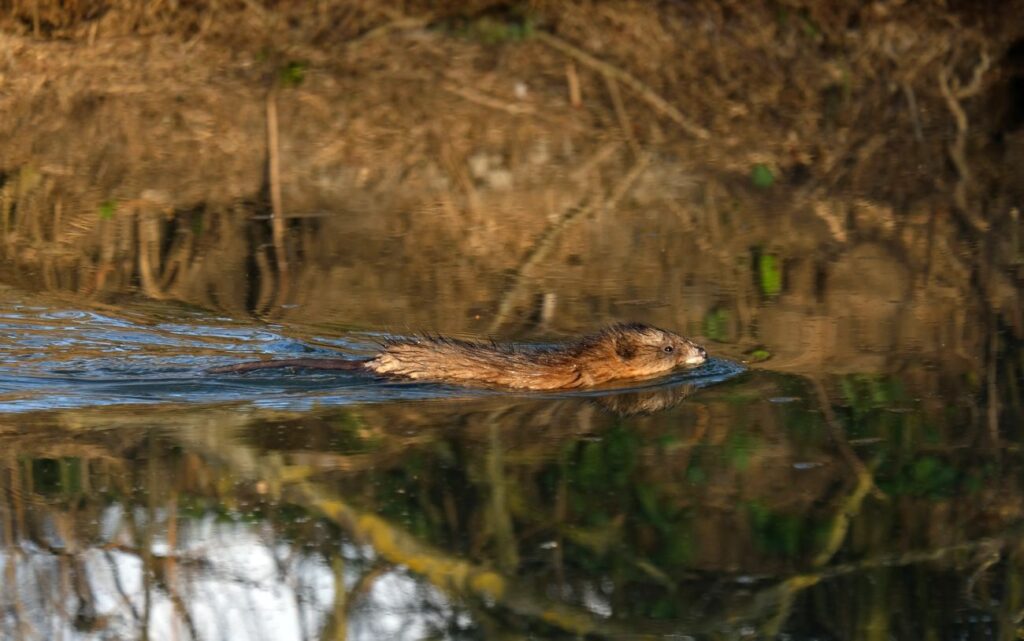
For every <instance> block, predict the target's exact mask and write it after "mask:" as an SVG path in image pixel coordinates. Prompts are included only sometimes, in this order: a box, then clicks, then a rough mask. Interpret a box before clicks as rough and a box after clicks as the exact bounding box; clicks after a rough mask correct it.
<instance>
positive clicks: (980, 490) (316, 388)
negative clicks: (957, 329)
mask: <svg viewBox="0 0 1024 641" xmlns="http://www.w3.org/2000/svg"><path fill="white" fill-rule="evenodd" d="M0 297H2V301H3V302H2V312H0V337H2V342H0V451H2V452H3V454H2V455H0V466H2V467H0V474H2V476H0V479H2V482H3V488H4V495H3V501H4V503H3V508H2V510H0V523H2V526H3V527H2V530H0V537H2V540H3V541H4V548H3V551H2V553H0V568H2V570H0V571H2V573H3V575H2V576H3V586H4V588H3V591H2V597H0V606H2V617H0V632H2V636H3V637H4V638H19V639H30V638H47V639H109V638H138V637H141V636H142V631H143V630H145V631H146V632H147V633H148V635H149V638H152V639H184V638H198V639H233V640H234V639H328V638H353V639H381V638H395V639H423V638H482V637H487V638H512V637H518V635H524V636H526V637H530V638H573V637H579V636H587V635H593V636H597V637H606V638H666V639H686V638H704V637H713V638H752V637H771V636H775V635H780V634H781V635H782V636H783V637H784V638H801V639H803V638H808V639H831V638H865V639H869V638H870V639H888V638H908V639H909V638H928V637H929V636H930V635H936V634H938V636H933V638H963V639H974V638H979V639H980V638H995V637H996V636H999V637H1003V638H1007V637H1005V634H1006V633H1007V631H1010V632H1012V631H1013V630H1016V629H1017V626H1018V624H1019V621H1020V613H1021V612H1024V582H1022V579H1024V574H1022V567H1021V566H1022V563H1024V559H1022V552H1024V535H1022V534H1024V533H1022V530H1021V526H1020V519H1021V516H1022V508H1021V505H1022V503H1021V492H1020V488H1021V482H1022V472H1024V469H1022V466H1021V464H1020V436H1021V433H1020V426H1019V425H1017V424H1011V421H1013V420H1016V419H1017V418H1019V414H1018V413H1015V412H1019V405H1017V406H1013V405H1012V403H1014V402H1018V403H1019V400H1017V399H1019V397H1018V396H1013V394H1019V391H1018V390H1019V388H1017V387H1015V385H1017V384H1018V383H1019V381H1012V380H1010V381H1005V380H1004V383H1006V385H1005V387H1004V386H1003V385H1002V384H1000V383H999V381H995V383H996V387H995V388H994V389H995V391H994V393H995V394H996V402H999V401H1000V400H1002V408H1003V409H1001V410H1000V411H999V412H998V413H997V414H996V415H995V416H994V417H993V416H992V414H991V410H990V409H988V408H987V406H986V403H987V402H991V399H990V398H988V397H987V393H986V392H985V390H986V389H987V387H986V386H985V385H983V384H982V383H981V382H979V381H978V380H974V379H972V375H971V373H970V371H969V370H968V371H966V372H964V373H958V374H949V373H948V372H943V371H942V370H941V367H940V366H938V365H936V364H934V363H930V364H927V365H926V366H925V367H924V368H923V369H920V370H917V369H915V368H913V367H910V366H904V371H902V372H900V371H868V372H855V373H849V374H831V375H822V376H810V375H798V374H793V373H781V372H773V371H771V370H770V369H769V368H768V366H770V364H771V359H770V358H769V360H768V361H767V363H766V365H765V366H764V367H755V368H754V369H747V367H745V366H742V365H740V364H738V363H737V361H736V359H738V358H743V356H742V355H737V356H736V358H734V359H728V358H718V357H716V358H714V359H712V361H710V362H709V363H708V364H706V365H705V366H703V367H701V368H698V369H697V370H692V371H686V372H681V373H678V374H675V375H673V376H672V377H669V378H668V379H664V380H660V381H654V382H650V383H647V384H645V385H641V386H639V387H637V388H634V389H629V390H612V391H602V392H595V393H585V394H562V395H559V394H552V395H531V394H506V393H500V392H495V391H488V390H466V389H458V388H450V387H444V386H439V385H423V384H401V383H386V382H382V381H379V380H374V379H372V378H369V377H363V376H353V375H351V374H347V373H326V374H325V373H315V372H302V371H298V372H294V371H287V370H282V371H264V372H260V373H256V374H251V375H244V376H243V375H225V374H218V375H214V374H209V373H208V372H207V371H206V370H207V369H208V368H210V367H213V366H216V365H222V364H225V363H231V362H236V361H239V360H245V359H249V358H259V357H263V356H267V355H273V356H277V357H296V356H318V355H335V354H338V353H341V354H348V355H354V356H358V355H361V354H365V353H367V352H368V351H369V350H372V348H373V344H374V343H373V340H374V338H375V337H376V335H375V334H372V333H365V332H364V333H359V332H355V333H351V332H350V333H344V334H335V335H326V334H325V335H320V336H317V335H313V334H310V333H308V332H303V331H298V332H296V331H291V329H290V327H289V326H287V325H282V324H256V323H253V322H251V321H239V320H237V319H231V318H227V317H223V316H218V315H216V314H213V313H210V312H205V311H195V310H191V309H187V308H183V307H180V306H176V305H170V304H165V303H144V302H137V303H125V304H121V305H119V306H117V307H111V306H104V307H98V306H96V305H90V304H89V303H88V302H86V301H83V300H80V299H79V300H75V299H69V298H67V297H60V298H56V297H52V296H48V295H40V294H29V293H26V292H24V291H18V290H14V289H3V290H0ZM723 349H726V351H728V349H727V346H725V347H724V348H723ZM765 349H770V348H765ZM1001 349H1005V348H1001ZM1000 354H1001V357H1000V358H1001V359H1005V358H1010V357H1011V355H1012V358H1017V359H1019V358H1020V355H1019V352H1010V351H1008V350H1005V351H1001V352H1000ZM762 356H763V355H762ZM748 359H749V355H748ZM1018 362H1019V361H1018ZM1000 363H1002V364H1003V365H1001V366H1004V367H1006V368H1007V369H1006V370H1005V371H1008V372H1010V373H1011V374H1012V373H1013V372H1015V371H1016V372H1019V370H1014V369H1012V367H1011V366H1010V365H1007V364H1006V363H1007V361H1005V360H1001V361H1000ZM997 366H1000V365H998V364H997ZM937 371H939V372H941V373H942V375H941V376H935V375H934V374H935V373H936V372H937ZM922 372H925V374H922ZM992 418H994V420H995V421H996V422H995V424H993V423H991V421H990V419H992ZM993 428H994V430H995V431H994V432H993V431H991V430H992V429H993ZM509 635H511V636H509ZM1011 637H1012V635H1011Z"/></svg>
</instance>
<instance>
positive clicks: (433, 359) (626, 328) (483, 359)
mask: <svg viewBox="0 0 1024 641" xmlns="http://www.w3.org/2000/svg"><path fill="white" fill-rule="evenodd" d="M707 357H708V354H707V351H705V349H704V348H703V347H700V346H699V345H696V344H694V343H693V342H692V341H690V340H689V339H686V338H683V337H682V336H679V335H678V334H673V333H672V332H668V331H665V330H663V329H658V328H657V327H651V326H650V325H644V324H642V323H620V324H617V325H612V326H611V327H608V328H606V329H603V330H601V331H600V332H597V333H596V334H591V335H589V336H584V337H583V338H581V339H579V340H577V341H575V342H572V343H568V344H565V345H560V346H554V347H517V346H514V345H511V346H508V345H498V344H496V343H494V342H490V343H482V342H473V341H464V340H459V339H455V338H447V337H443V336H423V337H416V338H397V339H389V340H387V341H385V342H384V343H383V344H382V345H381V351H380V352H379V353H378V354H377V355H376V356H374V357H373V358H370V359H364V360H349V359H340V358H295V359H288V360H280V361H257V362H254V363H241V364H239V365H228V366H226V367H218V368H216V369H214V370H211V371H213V372H217V373H223V372H248V371H250V370H255V369H265V368H275V367H302V368H309V369H340V370H349V371H358V372H365V373H368V374H377V375H380V376H384V377H388V378H400V379H412V380H418V381H431V382H435V383H455V384H459V385H471V386H481V385H483V386H497V387H506V388H511V389H528V390H557V389H581V388H588V387H596V386H599V385H604V384H606V383H611V382H615V381H620V380H628V379H642V378H651V377H654V376H658V375H660V374H665V373H667V372H669V371H671V370H673V369H675V368H676V367H679V366H696V365H700V364H701V363H703V362H704V361H705V360H707Z"/></svg>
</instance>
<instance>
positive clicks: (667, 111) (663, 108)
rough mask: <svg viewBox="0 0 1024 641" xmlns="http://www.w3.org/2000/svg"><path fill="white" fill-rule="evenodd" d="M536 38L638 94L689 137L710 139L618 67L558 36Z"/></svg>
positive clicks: (539, 36) (676, 110) (703, 129)
mask: <svg viewBox="0 0 1024 641" xmlns="http://www.w3.org/2000/svg"><path fill="white" fill-rule="evenodd" d="M536 38H537V39H538V40H540V41H541V42H543V43H544V44H546V45H548V46H549V47H551V48H553V49H558V50H559V51H561V52H562V53H564V54H566V55H568V56H572V57H573V58H575V59H576V60H578V61H579V62H581V63H582V64H584V65H586V66H588V67H590V68H591V69H594V70H596V71H599V72H601V73H602V74H604V75H606V76H611V77H612V78H614V79H616V80H618V81H619V82H621V83H622V84H624V85H626V86H627V87H629V88H630V89H632V90H633V91H635V92H636V93H637V94H639V95H640V97H641V98H643V99H644V101H646V102H647V104H649V105H650V106H651V107H653V108H654V110H655V111H657V112H658V113H660V114H662V115H663V116H665V117H667V118H669V119H670V120H672V121H673V122H675V123H676V124H677V125H679V127H680V128H682V129H683V131H685V132H687V133H688V134H690V135H691V136H693V137H695V138H699V139H701V140H707V139H708V138H710V137H711V132H709V131H708V130H707V129H705V128H703V127H701V126H699V125H696V124H694V123H692V122H691V121H690V119H689V118H687V117H686V116H684V115H683V113H682V112H681V111H679V110H678V109H676V108H675V107H674V106H673V105H672V104H671V103H669V102H668V101H667V100H665V99H664V98H662V97H661V96H659V95H658V93H657V92H655V91H654V90H653V89H651V88H650V87H648V86H647V85H646V84H644V83H643V82H641V81H640V80H639V79H638V78H636V77H635V76H632V75H630V74H628V73H626V72H625V71H623V70H622V69H619V68H618V67H615V66H613V65H610V64H608V63H607V62H602V61H601V60H598V59H597V58H595V57H594V56H592V55H590V54H589V53H587V52H586V51H583V50H582V49H579V48H578V47H575V46H573V45H571V44H569V43H568V42H566V41H565V40H562V39H561V38H559V37H558V36H555V35H552V34H550V33H545V32H543V31H540V32H538V33H537V34H536Z"/></svg>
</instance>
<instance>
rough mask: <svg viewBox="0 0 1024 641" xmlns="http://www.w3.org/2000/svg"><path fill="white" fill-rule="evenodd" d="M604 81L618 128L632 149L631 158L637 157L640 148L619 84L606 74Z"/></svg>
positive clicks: (640, 151)
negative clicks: (617, 120) (617, 121)
mask: <svg viewBox="0 0 1024 641" xmlns="http://www.w3.org/2000/svg"><path fill="white" fill-rule="evenodd" d="M604 82H605V84H606V85H608V94H609V95H610V96H611V98H612V106H614V107H615V116H616V118H618V119H619V128H620V129H622V135H623V136H625V137H626V142H627V143H629V148H630V149H631V150H632V151H633V158H639V157H640V154H641V153H642V150H641V149H640V143H638V142H637V140H636V136H635V135H634V134H633V123H632V122H630V120H629V113H627V112H626V105H625V103H623V102H622V93H621V92H620V91H619V84H618V83H617V82H615V78H612V77H611V76H609V75H608V74H605V75H604Z"/></svg>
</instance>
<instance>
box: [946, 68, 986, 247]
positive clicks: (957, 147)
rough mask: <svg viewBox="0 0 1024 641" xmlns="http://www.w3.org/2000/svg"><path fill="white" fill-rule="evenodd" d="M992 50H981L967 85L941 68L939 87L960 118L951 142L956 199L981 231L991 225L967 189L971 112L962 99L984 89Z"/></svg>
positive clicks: (971, 221)
mask: <svg viewBox="0 0 1024 641" xmlns="http://www.w3.org/2000/svg"><path fill="white" fill-rule="evenodd" d="M991 62H992V61H991V59H990V58H989V57H988V53H986V52H984V51H983V52H982V53H981V60H980V61H979V62H978V65H977V66H976V67H975V68H974V73H973V75H972V77H971V81H970V82H969V83H968V84H967V86H965V87H961V86H960V81H959V80H958V79H956V78H950V74H949V70H948V69H946V68H945V67H943V68H942V69H939V91H940V92H941V93H942V97H943V98H945V99H946V106H947V107H949V111H950V112H951V113H952V114H953V120H955V121H956V139H955V140H954V141H953V142H952V143H951V144H950V146H949V159H950V160H951V161H953V166H954V167H956V173H957V176H958V178H957V182H956V186H955V187H954V188H953V202H954V203H955V204H956V209H957V211H958V212H959V213H960V215H961V216H962V217H963V218H964V219H965V220H966V221H967V222H968V223H970V224H971V226H972V227H974V228H975V229H976V230H978V231H985V230H987V229H988V228H989V224H988V221H986V220H984V219H983V218H982V217H981V216H980V215H978V214H976V213H974V212H973V211H971V210H970V208H969V204H968V202H967V190H968V187H969V186H970V183H971V171H970V167H969V166H968V164H967V152H966V150H967V113H966V112H964V108H963V106H962V105H961V104H960V101H961V100H962V99H964V98H969V97H971V96H973V95H975V94H977V93H978V92H979V91H980V90H981V81H982V78H983V77H984V75H985V72H986V71H987V70H988V68H989V65H990V64H991Z"/></svg>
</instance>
